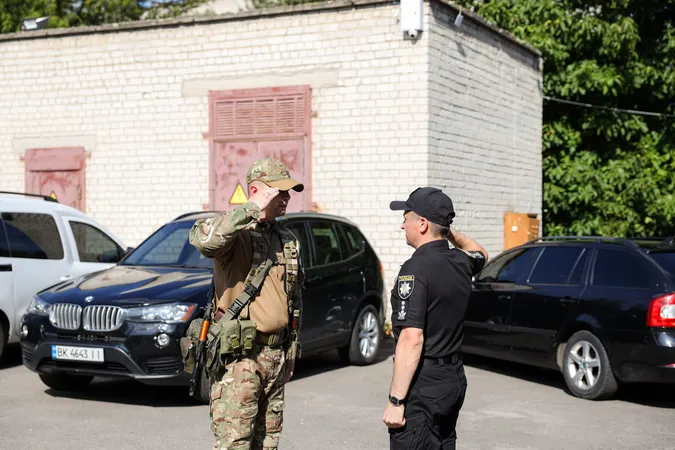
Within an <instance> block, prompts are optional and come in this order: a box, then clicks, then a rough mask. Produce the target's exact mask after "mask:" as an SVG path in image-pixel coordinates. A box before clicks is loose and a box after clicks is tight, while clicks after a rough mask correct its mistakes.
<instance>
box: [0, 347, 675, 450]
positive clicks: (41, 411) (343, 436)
mask: <svg viewBox="0 0 675 450" xmlns="http://www.w3.org/2000/svg"><path fill="white" fill-rule="evenodd" d="M390 348H391V347H390V344H389V343H387V345H385V347H384V349H383V351H382V353H381V356H380V358H379V359H378V362H377V363H376V364H374V365H372V366H368V367H350V366H344V365H342V364H341V363H340V362H339V361H338V359H337V356H336V355H335V354H334V353H328V354H325V355H321V356H317V357H313V358H309V359H307V360H303V361H301V362H300V363H299V367H298V369H297V373H296V375H295V377H294V378H293V380H291V382H290V383H289V384H288V388H287V394H286V395H287V400H286V401H287V406H286V413H285V428H284V432H283V435H282V441H281V445H280V449H281V450H307V449H317V450H322V449H326V450H333V449H340V450H342V449H345V450H346V449H349V450H360V449H369V450H370V449H387V448H388V446H387V442H388V441H387V432H386V427H385V426H384V424H383V423H382V420H381V419H382V412H383V410H384V407H385V406H386V398H387V392H388V388H389V383H390V380H391V370H392V362H391V355H390ZM466 367H467V369H466V371H467V377H468V380H469V390H468V393H467V395H468V397H467V400H466V402H465V406H464V408H463V410H462V413H461V416H460V420H459V427H458V436H459V441H458V446H457V448H458V449H478V450H482V449H495V450H497V449H499V450H507V449H519V450H525V449H528V450H529V449H570V450H579V449H584V450H588V449H612V450H617V449H631V450H632V449H659V450H660V449H664V450H665V449H675V389H674V388H673V387H670V386H634V387H630V388H625V389H623V390H622V391H621V393H620V395H619V397H618V398H617V399H615V400H610V401H603V402H591V401H587V400H581V399H577V398H575V397H572V396H571V395H570V394H568V393H567V392H566V390H565V388H564V383H563V380H562V376H561V375H560V374H558V373H555V372H552V371H546V370H539V369H536V368H530V367H526V366H521V365H517V364H511V363H505V362H499V361H495V360H490V359H486V358H478V357H472V356H467V357H466ZM208 420H209V418H208V407H207V406H201V405H194V404H193V402H192V400H191V399H190V398H189V396H188V395H187V392H186V390H185V389H179V388H160V387H147V386H143V385H141V384H137V383H135V382H127V381H122V382H120V381H111V380H103V379H102V380H98V379H97V380H95V381H94V382H93V383H92V385H91V386H90V388H89V389H87V390H86V391H84V392H80V393H63V392H55V391H53V390H51V389H49V388H48V387H46V386H44V385H43V384H42V383H41V381H40V379H39V378H38V377H37V375H35V374H34V373H32V372H30V371H29V370H27V369H26V368H24V367H23V366H22V365H21V359H20V353H19V351H18V349H17V348H12V349H10V354H9V357H8V358H7V359H5V360H4V361H3V362H2V363H0V449H8V450H15V449H25V448H29V449H32V448H39V449H63V450H71V449H72V450H74V449H78V450H79V449H97V450H108V449H109V450H130V449H163V450H173V449H175V450H184V449H210V448H212V446H213V438H212V435H211V431H210V428H209V423H208Z"/></svg>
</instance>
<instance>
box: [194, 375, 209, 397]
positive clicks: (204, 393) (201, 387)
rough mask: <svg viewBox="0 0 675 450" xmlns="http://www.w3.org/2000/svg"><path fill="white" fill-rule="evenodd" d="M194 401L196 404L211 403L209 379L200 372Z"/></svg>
mask: <svg viewBox="0 0 675 450" xmlns="http://www.w3.org/2000/svg"><path fill="white" fill-rule="evenodd" d="M194 399H195V401H196V402H197V403H200V404H202V405H208V404H209V403H210V402H211V379H210V378H209V377H208V376H207V375H206V372H205V371H204V370H202V374H201V376H200V377H199V384H198V385H197V386H196V389H195V393H194Z"/></svg>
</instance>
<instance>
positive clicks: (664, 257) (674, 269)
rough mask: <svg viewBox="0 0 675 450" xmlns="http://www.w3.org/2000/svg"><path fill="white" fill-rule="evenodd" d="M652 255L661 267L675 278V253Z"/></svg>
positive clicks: (656, 253)
mask: <svg viewBox="0 0 675 450" xmlns="http://www.w3.org/2000/svg"><path fill="white" fill-rule="evenodd" d="M650 255H651V257H652V258H654V260H655V261H656V262H657V263H658V264H659V265H660V266H661V267H663V268H664V269H665V270H666V271H667V272H668V273H670V274H671V275H672V276H673V277H675V252H654V253H650Z"/></svg>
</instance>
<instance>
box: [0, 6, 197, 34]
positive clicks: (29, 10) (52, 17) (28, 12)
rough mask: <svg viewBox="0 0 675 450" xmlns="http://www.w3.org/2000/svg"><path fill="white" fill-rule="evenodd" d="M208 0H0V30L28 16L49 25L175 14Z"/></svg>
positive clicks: (15, 25)
mask: <svg viewBox="0 0 675 450" xmlns="http://www.w3.org/2000/svg"><path fill="white" fill-rule="evenodd" d="M206 1H207V0H161V1H154V2H153V1H149V0H0V33H12V32H16V31H19V30H20V27H21V23H22V21H23V20H24V19H26V18H29V17H45V16H49V28H64V27H74V26H81V25H103V24H106V23H121V22H128V21H133V20H141V19H143V18H147V19H155V18H164V17H176V16H179V15H181V14H184V13H185V12H187V11H189V10H190V9H192V8H195V7H197V6H199V5H201V4H203V3H206Z"/></svg>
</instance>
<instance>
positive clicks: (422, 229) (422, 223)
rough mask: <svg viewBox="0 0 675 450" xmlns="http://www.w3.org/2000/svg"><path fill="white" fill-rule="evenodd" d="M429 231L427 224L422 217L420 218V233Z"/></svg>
mask: <svg viewBox="0 0 675 450" xmlns="http://www.w3.org/2000/svg"><path fill="white" fill-rule="evenodd" d="M427 231H429V222H428V221H427V219H425V218H424V217H420V233H422V234H424V233H426V232H427Z"/></svg>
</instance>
